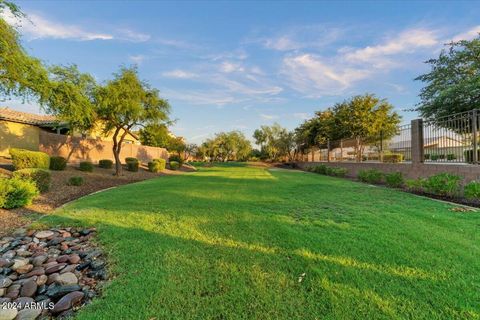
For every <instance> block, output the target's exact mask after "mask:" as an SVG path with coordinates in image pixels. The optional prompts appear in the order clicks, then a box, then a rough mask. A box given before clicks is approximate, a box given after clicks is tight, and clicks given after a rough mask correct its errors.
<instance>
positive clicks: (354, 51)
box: [1, 1, 480, 143]
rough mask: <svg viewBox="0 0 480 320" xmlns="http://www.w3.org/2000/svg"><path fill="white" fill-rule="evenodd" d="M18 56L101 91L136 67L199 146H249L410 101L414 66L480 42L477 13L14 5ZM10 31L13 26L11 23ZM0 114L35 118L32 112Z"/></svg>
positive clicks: (344, 6) (405, 7) (252, 5)
mask: <svg viewBox="0 0 480 320" xmlns="http://www.w3.org/2000/svg"><path fill="white" fill-rule="evenodd" d="M18 4H19V5H20V6H21V8H22V9H23V11H24V12H26V13H27V14H28V16H29V18H30V21H31V22H28V21H23V22H21V23H20V31H21V32H22V34H23V41H24V45H25V47H26V48H27V50H28V51H29V52H30V53H31V54H32V55H34V56H37V57H39V58H41V59H42V60H44V61H45V62H47V63H50V64H69V63H75V64H77V65H78V66H79V68H80V69H81V70H82V71H86V72H89V73H91V74H93V75H94V76H95V78H96V79H97V80H98V81H100V82H102V81H105V80H106V79H109V78H110V77H111V75H112V73H113V72H115V71H117V70H118V68H119V66H121V65H131V64H137V65H138V67H139V72H140V75H141V77H142V78H143V79H144V80H147V81H148V82H150V83H151V84H152V85H153V86H154V87H156V88H158V89H159V90H160V92H161V95H162V96H163V97H164V98H167V99H168V100H169V101H170V103H171V105H172V115H171V117H172V118H174V119H178V121H177V123H176V124H175V125H174V126H173V127H172V131H173V132H174V133H175V134H176V135H179V136H184V137H185V138H186V139H187V140H188V141H190V142H195V143H199V142H201V141H202V140H204V139H205V138H208V137H209V136H211V135H213V133H215V132H220V131H229V130H240V131H242V132H244V133H245V134H246V135H247V136H248V137H249V138H251V134H252V132H253V130H255V129H256V128H258V127H259V126H260V125H262V124H272V123H273V122H278V123H280V124H281V125H283V126H285V127H287V128H289V129H293V128H295V127H296V126H297V125H298V124H299V123H301V122H302V121H303V119H305V118H307V117H310V116H312V115H313V113H314V111H316V110H322V109H325V108H327V107H329V106H332V105H333V104H334V103H335V102H339V101H342V100H343V99H345V98H348V97H350V96H352V95H355V94H362V93H365V92H370V93H375V94H377V95H378V96H380V97H382V98H387V99H388V100H389V101H390V102H391V103H392V104H393V105H394V106H395V107H396V109H397V110H398V111H399V112H400V113H401V114H402V116H403V118H404V122H407V121H409V120H410V119H412V118H415V117H416V115H415V113H412V112H404V111H402V110H405V109H409V108H412V107H413V106H414V105H415V104H416V103H417V102H418V92H419V90H420V88H421V86H422V84H421V83H418V82H416V81H414V80H413V79H414V78H415V77H416V76H417V75H419V74H421V73H423V72H425V71H426V70H428V67H427V66H426V65H425V64H424V63H423V61H425V60H427V59H429V58H432V57H436V56H438V53H439V51H440V49H441V48H442V46H443V44H444V43H446V42H449V41H451V40H458V39H462V38H465V39H469V38H473V37H474V36H475V35H476V34H477V33H478V32H480V2H473V1H472V2H458V1H456V2H446V1H439V2H418V1H416V2H408V1H399V2H393V1H386V2H378V1H371V2H361V1H354V2H347V1H338V2H300V1H295V2H287V1H282V2H273V1H258V2H254V1H236V2H219V1H212V2H200V1H195V2H160V1H159V2H155V1H143V2H142V1H135V2H134V1H131V2H128V1H77V2H74V1H19V2H18ZM6 18H7V19H8V21H11V22H12V23H14V21H13V20H12V19H11V18H10V17H6ZM1 104H5V105H10V106H12V107H13V108H16V109H21V110H25V111H33V112H38V111H39V108H38V107H37V106H35V105H29V104H23V105H22V104H21V103H20V102H18V101H6V102H1Z"/></svg>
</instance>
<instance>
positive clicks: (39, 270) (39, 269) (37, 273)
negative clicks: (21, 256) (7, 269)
mask: <svg viewBox="0 0 480 320" xmlns="http://www.w3.org/2000/svg"><path fill="white" fill-rule="evenodd" d="M17 272H18V271H17ZM43 274H45V269H43V268H42V267H36V268H33V270H32V271H30V272H29V273H26V274H22V275H21V276H20V279H25V278H30V277H33V276H41V275H43Z"/></svg>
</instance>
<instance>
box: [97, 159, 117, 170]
mask: <svg viewBox="0 0 480 320" xmlns="http://www.w3.org/2000/svg"><path fill="white" fill-rule="evenodd" d="M98 166H99V167H100V168H103V169H112V168H113V161H112V160H109V159H102V160H100V161H98Z"/></svg>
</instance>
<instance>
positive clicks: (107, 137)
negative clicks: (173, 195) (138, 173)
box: [0, 107, 140, 156]
mask: <svg viewBox="0 0 480 320" xmlns="http://www.w3.org/2000/svg"><path fill="white" fill-rule="evenodd" d="M41 131H43V132H49V133H55V134H59V135H67V134H70V132H71V130H70V127H69V125H68V123H66V122H62V121H59V120H58V119H57V118H56V117H54V116H50V115H39V114H33V113H27V112H21V111H16V110H12V109H10V108H6V107H4V108H0V156H8V149H9V148H22V149H28V150H39V145H40V138H39V136H40V132H41ZM72 136H74V137H83V138H92V139H100V140H101V141H112V140H113V134H112V133H108V134H104V133H103V132H102V126H101V124H98V125H96V126H95V127H94V129H92V130H91V131H90V132H87V133H76V132H73V134H72ZM124 143H129V144H136V145H140V141H139V138H138V136H136V135H135V134H133V133H128V134H127V136H126V137H125V140H124Z"/></svg>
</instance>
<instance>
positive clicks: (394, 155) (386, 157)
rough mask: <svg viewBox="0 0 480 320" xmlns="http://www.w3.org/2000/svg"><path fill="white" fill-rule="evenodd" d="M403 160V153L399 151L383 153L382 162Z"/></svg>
mask: <svg viewBox="0 0 480 320" xmlns="http://www.w3.org/2000/svg"><path fill="white" fill-rule="evenodd" d="M402 161H403V154H401V153H390V154H385V155H383V162H388V163H398V162H402Z"/></svg>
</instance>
